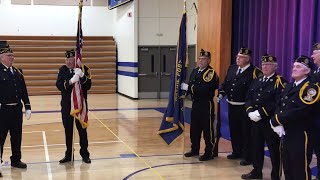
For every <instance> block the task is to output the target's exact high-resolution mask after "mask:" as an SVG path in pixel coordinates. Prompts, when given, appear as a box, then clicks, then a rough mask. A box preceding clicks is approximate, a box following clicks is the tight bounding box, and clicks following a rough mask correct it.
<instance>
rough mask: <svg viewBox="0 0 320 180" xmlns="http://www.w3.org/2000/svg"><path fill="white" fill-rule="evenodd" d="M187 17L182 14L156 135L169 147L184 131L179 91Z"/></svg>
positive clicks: (184, 50)
mask: <svg viewBox="0 0 320 180" xmlns="http://www.w3.org/2000/svg"><path fill="white" fill-rule="evenodd" d="M186 26H187V15H186V12H184V13H183V15H182V19H181V24H180V29H179V39H178V43H177V46H178V48H177V54H176V60H175V66H174V70H173V72H172V73H171V82H170V90H169V99H168V107H167V109H166V112H165V113H164V116H163V118H162V122H161V126H160V129H159V131H158V134H159V135H160V136H161V137H162V138H163V140H164V141H165V142H166V143H167V144H168V145H169V144H171V143H172V142H173V141H174V140H175V139H177V138H178V137H179V136H180V135H181V134H182V133H183V131H184V113H183V111H184V100H183V98H181V97H182V96H183V95H184V94H183V92H182V91H181V90H180V86H181V82H182V81H185V79H186V67H187V64H188V58H187V32H186V31H187V27H186Z"/></svg>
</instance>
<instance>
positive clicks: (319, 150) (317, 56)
mask: <svg viewBox="0 0 320 180" xmlns="http://www.w3.org/2000/svg"><path fill="white" fill-rule="evenodd" d="M311 57H312V59H313V61H314V63H315V65H316V66H317V67H316V68H317V69H316V70H314V71H313V72H312V73H311V74H310V78H311V79H310V80H311V82H313V83H320V44H319V43H316V44H314V45H313V53H312V56H311ZM319 109H320V103H319V102H318V103H317V104H316V105H315V106H314V111H313V125H312V127H313V130H312V135H313V136H312V139H313V150H314V152H315V154H316V156H317V168H318V174H317V177H316V179H315V180H320V140H319V139H320V115H319Z"/></svg>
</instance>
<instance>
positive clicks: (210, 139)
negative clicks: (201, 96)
mask: <svg viewBox="0 0 320 180" xmlns="http://www.w3.org/2000/svg"><path fill="white" fill-rule="evenodd" d="M209 103H210V110H209V111H210V143H211V144H212V151H211V156H213V149H214V146H215V144H213V142H212V118H211V116H212V115H211V111H212V103H211V101H209Z"/></svg>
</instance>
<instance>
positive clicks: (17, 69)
mask: <svg viewBox="0 0 320 180" xmlns="http://www.w3.org/2000/svg"><path fill="white" fill-rule="evenodd" d="M12 67H13V68H14V69H15V70H16V71H18V72H19V73H20V74H21V75H22V77H24V75H23V73H22V72H21V71H20V69H19V68H17V67H15V66H12Z"/></svg>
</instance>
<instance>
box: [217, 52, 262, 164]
mask: <svg viewBox="0 0 320 180" xmlns="http://www.w3.org/2000/svg"><path fill="white" fill-rule="evenodd" d="M250 58H251V50H249V49H248V48H241V49H240V51H239V53H238V55H237V60H236V62H237V64H235V65H231V66H230V67H229V69H228V72H227V75H226V77H225V80H224V82H223V83H222V84H221V86H220V88H219V95H218V96H217V102H219V101H220V100H221V99H222V98H223V97H224V96H225V95H227V98H228V99H227V102H228V109H229V111H228V116H229V129H230V136H231V144H232V154H230V155H228V156H227V158H228V159H239V158H243V160H242V161H241V162H240V165H242V166H245V165H249V164H251V161H252V158H251V152H250V151H251V149H250V144H249V140H250V126H251V121H250V119H249V118H248V115H247V113H246V108H245V98H246V96H247V94H248V89H249V87H250V84H251V82H252V80H253V79H256V78H258V77H259V76H261V75H262V73H261V71H260V70H259V69H258V68H256V67H255V66H253V65H252V64H251V63H250Z"/></svg>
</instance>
